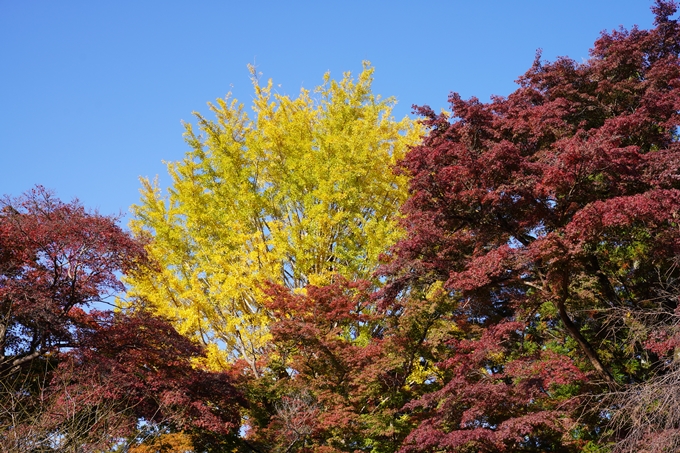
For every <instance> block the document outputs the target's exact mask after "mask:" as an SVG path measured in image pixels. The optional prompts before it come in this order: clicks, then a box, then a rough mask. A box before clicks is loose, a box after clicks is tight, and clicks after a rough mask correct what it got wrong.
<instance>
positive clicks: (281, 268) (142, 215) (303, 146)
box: [128, 64, 420, 373]
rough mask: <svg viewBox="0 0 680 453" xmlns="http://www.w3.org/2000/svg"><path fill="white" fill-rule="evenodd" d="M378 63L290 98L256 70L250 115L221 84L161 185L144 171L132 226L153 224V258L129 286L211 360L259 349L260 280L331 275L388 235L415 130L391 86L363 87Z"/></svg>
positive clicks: (351, 271) (364, 261) (252, 358)
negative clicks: (220, 95)
mask: <svg viewBox="0 0 680 453" xmlns="http://www.w3.org/2000/svg"><path fill="white" fill-rule="evenodd" d="M372 74H373V69H372V68H370V67H369V66H368V64H364V70H363V71H362V73H361V74H360V75H359V78H358V80H356V81H354V80H353V79H352V78H351V76H350V74H349V73H347V74H345V75H344V78H343V79H342V80H341V81H340V82H337V81H334V80H331V79H330V76H329V75H328V74H326V76H325V77H324V85H322V86H321V87H319V88H317V89H316V90H315V91H314V92H313V93H310V92H309V91H308V90H304V89H303V90H302V91H301V92H300V95H299V97H297V98H296V99H292V98H290V97H288V96H284V95H279V94H276V93H274V92H273V91H272V86H273V85H272V82H271V81H270V82H269V83H268V84H267V85H266V86H261V85H260V84H259V82H258V80H257V77H256V74H255V73H254V72H253V85H254V89H255V98H254V102H253V111H254V117H253V118H252V119H251V118H250V117H249V116H248V115H247V114H246V112H244V110H243V106H242V105H239V104H237V102H236V101H235V100H230V99H229V98H228V97H227V98H226V99H224V100H221V99H220V100H218V101H217V104H216V105H213V104H210V109H211V111H212V112H213V113H214V114H215V116H216V120H215V121H211V120H208V119H206V118H204V117H203V116H201V115H200V114H196V117H197V119H198V127H199V129H200V134H197V133H195V132H194V128H193V127H192V126H191V125H190V124H187V125H186V129H187V132H186V140H187V143H188V144H189V145H190V146H191V148H192V150H191V151H190V152H188V153H187V155H186V158H185V159H184V160H183V161H181V162H175V163H171V164H169V165H168V168H169V171H170V174H171V176H172V179H173V182H172V187H171V188H170V190H169V194H168V196H167V197H163V196H162V195H161V191H160V189H159V188H158V187H157V185H154V184H151V183H150V182H149V181H148V180H142V184H143V189H142V201H141V204H140V205H138V206H135V207H134V212H135V219H134V220H133V222H132V224H131V227H132V229H133V231H134V232H135V233H136V234H137V235H138V236H139V237H151V238H152V239H153V240H152V241H150V243H149V245H148V247H147V251H148V253H149V255H150V256H151V258H152V259H153V260H154V262H155V266H154V267H150V268H148V269H146V270H145V271H144V272H138V273H136V274H134V275H132V276H131V277H130V278H129V280H128V281H129V282H130V284H131V285H132V291H131V294H132V295H135V296H139V297H140V298H142V299H144V300H146V301H147V302H148V304H149V307H151V308H152V309H153V310H154V311H155V312H157V313H159V314H162V315H164V316H168V317H170V318H172V319H174V320H175V325H176V326H177V328H178V329H179V331H180V332H181V333H183V334H187V335H191V336H192V337H193V338H196V339H199V340H200V341H202V342H203V343H204V344H206V345H208V346H209V350H210V352H211V357H212V362H211V366H214V367H217V368H223V367H224V366H225V360H227V361H229V360H233V359H235V358H243V359H246V360H247V361H248V362H249V363H250V366H251V368H253V370H254V371H255V372H256V373H257V372H258V369H257V359H258V357H259V356H260V354H261V351H262V347H263V346H264V345H265V344H266V342H267V341H268V339H269V338H270V337H269V334H268V329H267V325H268V324H269V321H270V316H269V314H268V313H267V311H266V310H264V309H263V306H262V301H261V300H262V290H261V289H260V287H261V285H262V284H263V283H265V282H268V281H271V282H276V283H280V284H283V285H285V286H287V287H289V288H293V289H297V290H299V289H301V288H304V287H305V286H306V285H307V284H315V285H321V284H325V283H330V282H331V281H332V278H333V275H336V274H340V275H343V276H345V277H347V278H349V279H357V278H367V277H370V275H371V273H372V272H373V270H374V269H375V267H376V264H377V259H378V256H379V254H380V253H381V252H382V251H383V250H385V248H386V247H388V246H389V245H390V244H392V243H393V242H394V241H395V240H396V238H397V237H398V234H399V231H398V228H397V227H396V225H395V215H396V212H397V208H398V206H399V205H400V204H401V202H402V201H403V200H404V198H405V193H406V192H405V190H406V189H405V176H395V175H394V174H393V173H392V171H391V168H392V166H393V164H394V163H395V162H396V161H397V160H398V159H400V158H401V157H403V155H404V152H405V150H406V148H407V146H408V145H410V144H413V143H415V140H416V139H417V138H418V136H419V131H420V129H419V128H418V127H417V126H416V125H414V124H413V122H412V121H410V120H408V119H403V120H402V121H400V122H397V121H395V120H394V119H393V118H392V117H391V109H392V105H393V104H394V100H393V99H391V98H390V99H387V100H382V99H381V98H380V97H379V96H375V95H373V94H372V93H371V82H372Z"/></svg>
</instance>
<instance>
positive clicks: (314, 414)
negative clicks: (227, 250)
mask: <svg viewBox="0 0 680 453" xmlns="http://www.w3.org/2000/svg"><path fill="white" fill-rule="evenodd" d="M266 294H267V298H266V299H265V306H266V307H267V308H268V309H269V310H270V311H271V313H272V321H271V324H270V330H271V334H272V340H271V342H270V344H269V347H268V348H267V349H266V354H265V356H264V358H263V361H264V366H263V368H264V369H265V370H266V372H265V373H263V375H262V376H261V377H259V378H258V377H255V376H252V374H251V375H249V376H247V378H246V380H247V382H246V388H247V389H248V390H247V391H248V395H249V400H250V402H251V410H250V413H249V418H248V431H247V439H248V441H249V442H251V443H252V444H254V445H255V446H256V448H257V449H258V450H260V451H281V452H283V451H285V452H296V451H323V452H327V453H331V452H342V451H345V452H356V451H373V452H390V451H396V450H397V448H398V447H399V445H400V444H401V442H402V441H403V440H404V438H405V437H406V435H407V434H408V433H409V431H410V430H411V429H412V427H413V426H412V424H411V423H410V421H409V419H408V417H404V416H403V415H404V414H403V412H402V411H401V409H402V407H403V405H404V404H405V403H406V402H407V401H409V400H410V399H412V398H414V396H417V395H420V394H421V389H422V388H423V387H427V385H424V382H425V381H427V380H428V379H429V378H430V373H431V372H432V370H431V369H429V368H428V367H427V366H424V364H423V361H424V359H423V356H427V352H425V351H424V350H423V349H426V348H423V347H422V344H421V343H422V338H423V334H422V331H423V330H428V329H430V330H432V327H433V323H432V322H430V321H429V320H427V317H426V316H423V313H422V312H421V313H418V315H419V316H417V318H419V319H418V321H420V322H422V323H423V324H428V326H427V327H425V328H423V327H420V328H414V326H413V325H412V324H416V323H417V322H418V321H415V320H413V322H412V323H411V322H408V318H410V316H409V315H406V314H402V316H401V318H400V325H395V324H393V323H392V321H393V320H392V319H391V316H390V314H389V313H388V312H387V311H386V310H381V309H380V308H379V307H377V306H376V304H375V301H374V300H373V299H372V297H371V295H372V293H371V285H370V283H369V282H366V281H363V282H349V281H347V280H344V279H338V280H336V281H335V282H333V283H332V284H329V285H324V286H322V287H316V286H311V285H310V286H308V287H307V291H306V293H305V294H295V293H293V292H292V291H291V290H290V289H288V288H285V287H283V286H280V285H279V286H270V287H269V288H268V289H267V291H266Z"/></svg>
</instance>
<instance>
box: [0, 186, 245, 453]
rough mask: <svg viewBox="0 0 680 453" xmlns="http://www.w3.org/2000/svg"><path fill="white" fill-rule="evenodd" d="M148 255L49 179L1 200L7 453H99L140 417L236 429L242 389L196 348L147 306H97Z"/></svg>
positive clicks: (0, 393)
mask: <svg viewBox="0 0 680 453" xmlns="http://www.w3.org/2000/svg"><path fill="white" fill-rule="evenodd" d="M145 260H146V257H145V253H144V247H143V244H142V243H139V242H138V241H136V240H135V239H134V238H133V237H132V236H131V235H130V234H129V233H126V232H124V231H123V230H122V229H121V228H120V227H119V226H118V225H117V224H116V221H115V219H114V218H111V217H107V216H102V215H99V214H97V213H91V212H88V211H86V210H85V209H84V208H83V207H82V206H81V205H80V204H79V203H78V202H77V201H74V202H71V203H63V202H61V201H60V200H58V199H57V198H56V197H54V195H53V194H52V193H50V192H49V191H47V190H45V189H44V188H42V187H37V188H35V189H34V190H32V191H31V192H29V193H27V194H25V195H24V196H22V197H19V198H16V199H13V198H9V197H6V198H4V199H2V200H0V451H2V452H3V453H23V452H27V451H41V452H42V451H45V452H47V451H101V449H108V448H111V447H112V446H114V445H119V444H120V443H121V442H122V440H123V439H125V438H127V437H131V438H132V439H134V438H135V435H136V433H137V430H138V428H139V426H140V422H143V423H144V424H145V425H146V426H153V427H156V428H157V429H159V430H161V431H163V430H164V429H173V430H180V429H181V430H185V431H187V432H188V433H196V434H198V433H201V432H207V433H215V434H218V435H222V436H226V437H231V438H234V437H235V433H236V430H237V429H238V426H239V421H240V420H239V415H240V407H241V400H240V399H239V394H238V392H237V391H236V389H235V388H234V387H233V385H232V383H231V381H232V380H231V378H230V377H229V376H228V375H227V374H226V373H213V372H207V371H205V370H201V369H197V368H196V367H195V366H194V362H195V361H196V360H198V359H200V358H201V357H202V355H203V350H202V349H201V348H200V347H199V346H197V345H196V344H194V343H192V342H191V341H190V340H188V339H187V338H184V337H182V336H181V335H179V334H178V333H177V331H176V330H175V329H174V328H173V327H172V326H171V325H170V324H169V323H168V322H167V321H166V320H164V319H161V318H158V317H156V316H153V315H152V314H151V313H148V312H144V311H139V310H132V311H127V312H121V311H118V312H115V313H114V312H113V311H111V310H101V305H102V303H103V302H105V299H107V298H109V297H110V296H112V295H113V294H115V293H119V292H121V291H122V290H123V289H124V287H123V285H122V283H121V282H120V281H119V279H118V274H119V273H120V272H125V271H128V270H129V269H131V268H132V267H134V266H137V265H139V264H140V263H142V262H144V261H145ZM109 303H110V302H109Z"/></svg>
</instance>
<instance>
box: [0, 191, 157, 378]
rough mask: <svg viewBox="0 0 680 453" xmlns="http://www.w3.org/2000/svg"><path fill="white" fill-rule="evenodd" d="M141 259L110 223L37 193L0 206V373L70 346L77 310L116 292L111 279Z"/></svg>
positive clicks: (83, 317)
mask: <svg viewBox="0 0 680 453" xmlns="http://www.w3.org/2000/svg"><path fill="white" fill-rule="evenodd" d="M143 259H144V252H143V246H142V244H139V243H138V242H136V241H135V240H134V239H133V238H132V237H130V235H128V234H127V233H125V232H124V231H123V230H122V229H121V228H120V227H119V226H118V225H116V222H115V219H113V218H110V217H106V216H101V215H98V214H91V213H88V212H87V211H86V210H85V209H84V208H83V207H82V206H80V205H79V204H78V203H77V201H75V202H72V203H68V204H66V203H62V202H61V201H59V200H58V199H56V198H54V196H53V195H52V193H50V192H49V191H47V190H45V189H44V188H42V187H37V188H36V189H33V190H32V191H31V192H29V193H28V194H26V195H24V196H23V197H21V198H18V199H16V200H14V199H10V198H5V199H4V200H2V201H1V202H0V373H6V372H8V371H9V370H11V369H14V368H16V367H19V366H21V365H22V364H25V363H27V362H30V361H31V360H32V359H34V358H36V357H39V356H41V355H44V354H46V353H48V352H50V351H55V350H58V349H59V348H63V347H73V346H74V332H75V331H74V328H75V327H77V326H79V325H82V324H87V323H88V322H91V321H90V320H89V317H88V315H87V314H86V313H85V312H84V311H83V309H84V308H86V307H88V306H89V305H90V304H92V303H93V302H98V301H101V300H102V299H103V298H105V297H106V296H110V295H112V294H115V293H117V292H120V291H122V290H123V289H124V288H123V285H122V284H121V282H120V281H119V280H118V277H117V275H116V274H117V273H118V272H121V271H123V272H124V271H125V270H126V269H128V268H129V266H132V265H134V264H135V263H136V262H138V261H140V260H143Z"/></svg>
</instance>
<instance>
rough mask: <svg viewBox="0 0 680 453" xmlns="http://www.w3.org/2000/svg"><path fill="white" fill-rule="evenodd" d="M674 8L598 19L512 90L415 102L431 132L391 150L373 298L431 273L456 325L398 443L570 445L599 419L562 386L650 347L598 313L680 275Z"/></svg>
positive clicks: (624, 374) (623, 378)
mask: <svg viewBox="0 0 680 453" xmlns="http://www.w3.org/2000/svg"><path fill="white" fill-rule="evenodd" d="M675 11H676V5H675V3H674V2H672V1H661V0H659V1H657V2H656V4H655V6H654V8H653V12H654V13H655V15H656V19H655V25H656V27H655V28H654V29H652V30H640V29H638V28H633V29H632V30H624V29H620V30H616V31H613V32H611V33H603V34H602V35H601V36H600V38H599V39H598V40H597V41H596V42H595V45H594V48H593V49H592V50H591V57H590V59H589V60H587V61H585V62H583V63H578V62H576V61H574V60H571V59H568V58H559V59H558V60H557V61H555V62H552V63H548V62H544V61H542V60H541V59H540V54H539V55H538V56H537V58H536V61H535V63H534V65H533V67H532V68H531V69H530V70H529V71H528V72H527V73H526V74H524V75H523V76H522V77H520V79H519V81H518V82H519V85H520V87H519V88H518V89H517V90H516V91H515V92H514V93H512V94H511V95H509V96H508V97H507V98H504V97H494V98H492V100H491V102H489V103H483V102H480V101H479V100H478V99H476V98H472V99H469V100H464V99H462V98H461V97H460V96H459V95H458V94H456V93H453V94H451V96H450V98H449V101H450V104H451V109H452V113H450V114H449V113H441V114H437V113H435V112H434V111H432V110H431V109H430V108H428V107H420V108H417V112H418V113H420V114H421V115H423V116H424V117H425V120H424V123H425V124H426V126H427V127H428V128H429V131H430V132H429V135H428V136H427V137H425V138H424V139H423V143H422V144H421V145H420V146H417V147H415V148H414V149H413V150H411V152H410V153H409V154H408V155H407V156H406V158H405V160H404V161H403V163H402V171H404V172H407V173H408V174H409V175H410V176H411V178H412V179H411V183H410V198H409V199H408V201H407V202H406V204H405V206H404V207H403V212H404V214H405V216H406V218H405V220H404V222H403V225H404V227H405V228H406V229H407V231H408V235H407V237H406V238H405V239H404V240H402V241H401V242H400V243H398V244H397V246H396V247H394V248H393V250H392V252H391V262H389V263H388V264H386V265H385V266H384V268H383V271H382V272H383V273H384V274H385V275H386V276H388V277H389V278H390V279H391V280H390V283H389V284H388V286H387V287H386V288H385V289H384V290H383V292H382V298H383V304H384V305H386V306H389V305H391V306H393V307H397V308H398V307H403V306H408V305H414V304H416V305H417V304H419V303H420V301H421V300H422V299H423V297H422V294H424V293H426V292H427V291H428V288H430V287H436V285H439V284H440V285H443V288H444V289H445V291H446V292H447V296H448V299H449V301H450V302H451V303H453V304H454V305H455V309H453V310H452V311H451V312H450V313H449V314H450V316H451V317H452V319H454V320H455V323H456V325H457V326H458V329H459V330H458V333H456V335H455V336H454V337H453V338H452V339H451V340H450V342H449V349H448V350H443V351H442V352H441V354H440V356H439V361H440V366H441V367H442V369H443V376H445V378H444V379H443V381H442V383H441V385H442V388H441V390H439V391H436V392H433V393H431V394H429V395H426V396H425V397H423V398H422V399H420V400H418V401H417V402H414V403H411V404H410V405H409V406H408V407H409V408H411V409H412V415H413V416H414V417H418V418H419V419H420V420H421V423H420V425H419V427H418V428H417V429H416V430H415V431H414V432H412V433H411V435H410V436H409V438H408V439H407V441H406V444H405V446H404V450H405V451H416V450H418V451H425V450H427V451H430V450H431V449H435V448H441V449H446V450H447V451H576V450H578V449H580V448H582V447H583V446H584V445H585V444H586V443H587V442H588V440H589V439H596V438H597V437H598V436H599V435H600V434H601V433H602V432H604V431H603V424H604V423H605V422H606V417H605V420H602V419H599V420H598V416H597V414H596V415H594V416H593V418H592V419H588V418H587V417H585V416H583V417H581V418H580V421H579V422H578V423H576V422H574V421H573V419H572V418H571V417H570V415H571V414H573V413H572V412H571V411H572V409H573V407H572V405H571V402H573V401H574V397H575V396H577V395H583V394H598V393H599V392H602V391H604V390H606V389H607V388H618V386H620V385H627V384H629V383H632V382H639V381H642V380H645V379H647V378H648V377H649V375H650V373H653V372H654V370H655V369H656V368H658V366H657V365H658V362H659V361H663V358H659V357H654V356H645V357H647V359H644V358H643V356H642V355H641V351H642V350H643V349H644V347H643V346H641V345H640V344H639V343H637V344H634V345H633V346H631V347H628V346H627V344H629V343H630V342H627V341H626V339H627V338H630V331H629V330H628V331H627V330H626V329H625V328H624V329H619V330H618V331H617V332H618V334H617V335H618V337H616V338H612V337H611V336H609V332H611V331H610V330H607V329H605V328H604V327H605V324H606V322H610V321H611V318H610V317H608V316H606V313H607V311H608V310H614V309H618V308H622V307H625V308H626V309H630V310H633V309H642V308H643V307H644V306H645V304H647V303H648V301H650V300H654V299H655V298H656V295H657V289H658V283H659V275H660V274H667V276H669V275H674V276H677V268H676V267H675V266H674V265H673V262H674V258H675V256H676V255H677V253H678V252H679V251H680V240H679V239H680V234H679V233H680V232H679V231H678V228H677V222H678V220H677V219H678V215H679V211H680V190H679V189H680V179H679V178H680V177H679V176H678V174H679V170H680V148H679V145H678V140H677V130H678V129H677V128H678V126H679V119H680V116H679V115H678V112H679V111H680V64H679V60H678V53H679V52H680V26H679V25H678V23H677V21H676V20H674V19H671V18H670V16H671V15H673V14H674V13H675ZM669 273H670V274H669ZM433 285H434V286H433ZM631 348H632V350H631ZM650 360H651V361H652V363H651V364H650V362H649V361H650ZM655 360H656V361H657V362H656V363H654V361H655ZM546 370H550V372H549V373H547V374H546ZM591 415H592V414H591Z"/></svg>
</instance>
